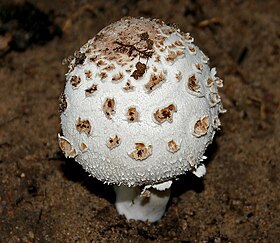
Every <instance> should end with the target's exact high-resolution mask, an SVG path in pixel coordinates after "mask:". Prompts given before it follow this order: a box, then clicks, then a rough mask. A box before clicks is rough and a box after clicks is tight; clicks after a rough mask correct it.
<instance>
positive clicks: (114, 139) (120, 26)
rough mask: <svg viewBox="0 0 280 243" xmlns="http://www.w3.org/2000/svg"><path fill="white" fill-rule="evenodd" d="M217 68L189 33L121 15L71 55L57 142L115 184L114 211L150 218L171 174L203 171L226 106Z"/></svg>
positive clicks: (165, 195)
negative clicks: (212, 66) (204, 162)
mask: <svg viewBox="0 0 280 243" xmlns="http://www.w3.org/2000/svg"><path fill="white" fill-rule="evenodd" d="M80 56H82V57H83V58H82V59H81V58H79V57H80ZM77 58H79V60H76V59H77ZM215 75H216V70H215V68H212V69H211V68H210V67H209V66H208V58H207V57H206V56H205V55H204V54H203V52H202V51H201V50H200V49H199V48H198V47H197V46H195V45H194V44H193V38H192V37H191V36H190V34H189V33H187V34H186V33H183V32H181V31H180V30H179V29H176V28H174V27H173V26H169V25H166V24H165V23H164V22H162V21H160V20H157V19H152V20H151V19H145V18H132V17H127V18H123V19H121V20H120V21H117V22H115V23H113V24H111V25H109V26H107V27H105V28H104V29H103V30H101V31H100V32H99V33H98V34H97V35H96V36H95V37H94V38H92V39H90V40H89V41H88V42H87V43H86V44H85V45H84V46H82V47H81V49H80V50H79V52H78V54H76V55H75V57H74V58H73V60H72V61H71V62H70V63H69V71H68V73H67V74H66V85H65V89H64V93H63V94H62V96H61V97H62V98H61V99H60V100H61V105H60V107H61V109H60V112H61V128H62V133H63V134H61V135H60V134H59V136H58V137H59V145H60V148H61V149H62V151H63V152H64V154H65V156H66V157H72V158H74V159H75V160H76V161H77V162H78V163H80V164H81V165H82V166H83V168H84V169H85V170H86V171H87V172H88V173H89V174H90V175H91V176H93V177H95V178H97V179H98V180H101V181H103V182H104V183H106V184H112V185H114V188H115V192H116V203H115V205H116V208H117V211H118V212H119V213H120V214H124V215H125V217H126V218H127V219H135V220H143V221H145V220H148V221H150V222H155V221H157V220H159V219H160V218H161V217H162V216H163V215H164V213H165V209H166V205H167V202H168V200H169V197H170V188H171V184H172V180H173V179H174V178H176V177H178V176H179V175H181V174H184V173H186V172H187V171H191V172H193V173H194V174H195V175H197V176H199V177H200V176H203V175H204V174H205V171H206V170H205V166H204V164H203V160H204V159H205V156H203V154H204V152H205V150H206V147H207V146H208V145H209V144H210V143H211V142H212V139H213V137H214V134H215V132H216V130H218V129H219V125H220V122H217V121H219V118H218V115H219V113H221V112H224V109H223V107H222V104H221V100H220V98H219V96H218V91H217V88H218V87H221V86H222V80H221V79H219V78H218V77H216V76H215ZM209 80H213V82H212V81H211V82H210V83H209ZM216 80H218V81H216ZM124 87H125V88H124ZM128 90H129V92H127V91H128ZM217 97H218V98H217Z"/></svg>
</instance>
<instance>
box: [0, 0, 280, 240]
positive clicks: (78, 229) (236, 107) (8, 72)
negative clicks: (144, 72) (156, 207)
mask: <svg viewBox="0 0 280 243" xmlns="http://www.w3.org/2000/svg"><path fill="white" fill-rule="evenodd" d="M13 2H15V4H16V6H20V7H22V6H23V5H21V4H22V3H23V2H22V1H19V0H16V1H13ZM29 2H30V4H31V5H32V7H31V10H30V9H29V10H28V11H31V12H28V11H27V12H26V13H25V12H20V13H18V12H16V14H14V15H11V16H9V18H10V19H9V20H6V22H4V21H3V19H2V20H1V21H2V22H1V21H0V27H1V28H0V53H1V57H0V80H1V88H0V242H3V243H6V242H9V243H13V242H202V241H204V242H240V241H242V242H249V241H250V242H276V241H277V239H278V240H279V238H280V213H279V212H280V204H279V199H280V192H279V186H280V183H279V175H280V170H279V169H280V164H279V155H280V149H279V144H280V136H279V135H280V134H279V130H280V123H279V119H280V112H279V111H280V105H279V97H280V85H279V78H278V75H279V72H280V66H279V58H280V55H279V48H280V29H279V26H280V18H279V13H280V4H279V1H277V0H266V1H254V0H251V1H249V0H248V1H240V0H232V1H228V0H221V1H207V0H197V1H195V0H187V1H183V0H177V1H176V0H173V1H172V0H156V1H148V0H142V1H137V0H120V1H111V0H110V1H106V0H103V1H101V0H100V1H87V0H85V1H75V0H70V1H66V0H56V1H44V0H31V1H29ZM6 3H11V1H8V0H6V1H4V0H2V1H1V3H0V10H1V7H3V6H4V5H3V4H6ZM12 7H15V6H12ZM29 7H30V6H29ZM33 7H34V8H33ZM34 9H35V10H34ZM34 11H35V12H36V11H39V13H40V14H38V15H37V14H35V15H32V14H30V13H34ZM40 11H41V12H40ZM0 12H1V11H0ZM18 14H22V15H24V16H25V17H23V18H19V19H15V18H16V15H18ZM31 15H32V16H33V17H34V16H35V17H34V18H33V19H31V20H30V23H29V25H28V26H30V24H32V23H34V24H35V23H42V25H41V26H40V25H39V27H38V26H37V25H36V27H32V28H26V26H25V27H24V26H23V25H21V24H20V23H23V22H24V21H27V19H28V18H29V17H30V16H31ZM45 15H46V16H47V18H45V17H42V16H45ZM127 15H130V16H144V17H156V18H160V19H162V20H164V21H165V22H168V23H175V24H177V25H178V26H179V27H180V29H181V30H182V31H184V32H190V33H191V34H192V36H193V37H194V38H195V43H196V44H197V45H198V46H199V47H200V48H201V49H202V50H203V51H204V52H205V53H206V54H207V55H208V56H209V57H210V61H211V62H210V64H211V66H212V67H213V66H215V67H217V70H218V75H219V76H220V77H222V78H223V79H224V88H222V89H220V92H221V96H222V100H223V104H224V107H225V108H226V109H227V113H225V114H224V115H223V116H222V117H221V122H222V129H221V130H220V131H219V132H218V134H217V136H216V137H215V140H214V142H213V144H212V145H211V146H210V147H209V149H208V150H207V156H208V160H207V174H206V175H205V177H204V178H202V179H198V178H195V176H193V175H191V174H189V173H186V175H184V176H181V177H180V180H178V181H176V182H175V183H174V185H173V188H172V190H173V194H172V198H171V200H170V203H169V206H168V209H167V211H166V214H165V216H164V217H163V218H162V220H160V221H159V222H157V223H147V222H139V221H129V222H127V221H126V219H125V218H124V217H123V216H120V215H118V213H117V211H116V209H115V207H114V194H113V191H112V188H111V187H110V186H105V185H103V184H102V183H101V182H99V181H97V180H96V179H94V178H91V177H89V176H88V175H87V174H86V173H85V172H84V171H83V169H82V168H81V167H80V166H79V165H78V164H77V163H76V162H75V161H74V160H71V159H65V158H64V156H63V154H62V153H61V151H60V150H59V148H58V144H57V133H59V132H60V118H59V112H58V98H59V95H60V93H61V92H62V90H63V88H64V82H65V77H64V74H65V73H66V71H67V67H66V66H65V65H64V66H63V65H62V60H63V59H64V58H65V57H68V56H71V55H73V53H74V51H76V50H78V49H79V48H80V46H82V45H83V44H84V43H86V41H87V40H88V39H89V38H92V37H93V36H94V35H95V34H96V33H97V32H98V31H99V30H100V29H102V28H103V27H105V26H106V25H108V24H110V23H112V22H114V21H116V20H118V19H120V18H121V17H122V16H127ZM13 18H14V19H13ZM37 18H42V19H44V21H45V22H40V21H39V20H38V21H37ZM7 21H8V22H7ZM1 23H2V25H1ZM3 23H4V25H3ZM15 23H16V24H15ZM46 26H47V28H46ZM32 31H33V32H32ZM40 31H41V32H44V34H42V35H40V36H39V37H38V36H37V35H35V36H36V38H37V39H36V38H33V37H32V36H34V33H36V34H38V33H40ZM46 32H47V33H48V34H46ZM18 33H20V34H18ZM23 38H26V39H23ZM38 38H39V39H40V38H41V39H40V40H41V41H40V40H39V41H38ZM22 41H23V42H22ZM11 43H14V44H13V45H12V44H11ZM15 43H16V44H15ZM18 46H19V48H17V47H18Z"/></svg>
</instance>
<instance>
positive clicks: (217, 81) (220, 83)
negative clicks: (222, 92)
mask: <svg viewBox="0 0 280 243" xmlns="http://www.w3.org/2000/svg"><path fill="white" fill-rule="evenodd" d="M215 83H216V84H217V86H218V87H219V88H222V87H223V80H222V79H220V78H219V77H216V78H215Z"/></svg>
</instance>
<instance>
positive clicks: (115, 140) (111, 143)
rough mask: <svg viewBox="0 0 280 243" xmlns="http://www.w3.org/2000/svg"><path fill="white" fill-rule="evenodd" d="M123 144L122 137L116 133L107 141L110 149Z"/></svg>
mask: <svg viewBox="0 0 280 243" xmlns="http://www.w3.org/2000/svg"><path fill="white" fill-rule="evenodd" d="M120 144H121V139H120V138H119V137H118V135H115V137H110V138H109V140H108V141H107V147H108V148H109V149H114V148H116V147H118V146H119V145H120Z"/></svg>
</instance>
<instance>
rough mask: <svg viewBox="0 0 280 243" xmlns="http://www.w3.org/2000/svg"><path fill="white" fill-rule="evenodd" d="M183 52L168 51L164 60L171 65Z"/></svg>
mask: <svg viewBox="0 0 280 243" xmlns="http://www.w3.org/2000/svg"><path fill="white" fill-rule="evenodd" d="M183 55H184V51H181V50H178V51H169V52H168V54H167V57H166V58H165V59H166V61H169V62H171V63H173V62H174V61H175V60H176V59H177V58H178V57H180V56H183Z"/></svg>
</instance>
